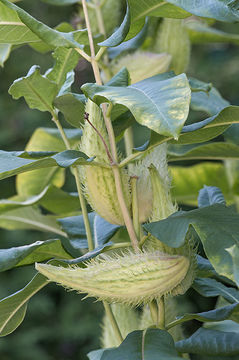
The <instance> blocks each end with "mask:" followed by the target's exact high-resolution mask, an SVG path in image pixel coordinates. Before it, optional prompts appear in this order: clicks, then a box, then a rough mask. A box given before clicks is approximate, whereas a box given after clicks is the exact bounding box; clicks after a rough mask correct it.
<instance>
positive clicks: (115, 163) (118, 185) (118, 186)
mask: <svg viewBox="0 0 239 360" xmlns="http://www.w3.org/2000/svg"><path fill="white" fill-rule="evenodd" d="M82 6H83V11H84V16H85V22H86V27H87V30H88V38H89V44H90V51H91V64H92V69H93V72H94V76H95V81H96V83H97V84H98V85H102V80H101V77H100V71H99V66H98V63H97V61H96V59H95V49H94V42H93V36H92V31H91V26H90V21H89V15H88V9H87V5H86V0H82ZM111 109H112V105H111V104H110V105H109V107H108V109H107V110H106V106H105V105H104V104H103V106H102V110H103V115H104V121H105V126H106V129H107V132H108V136H109V142H110V147H111V154H112V157H113V164H112V171H113V174H114V179H115V186H116V191H117V196H118V200H119V204H120V208H121V211H122V215H123V218H124V222H125V226H126V228H127V230H128V233H129V237H130V239H131V242H132V246H133V248H134V250H135V251H138V239H137V236H136V233H135V230H134V226H133V222H132V219H131V216H130V213H129V210H128V208H127V205H126V202H125V199H124V193H123V188H122V182H121V174H120V169H119V167H118V156H117V149H116V142H115V136H114V130H113V127H112V123H111V119H110V112H111Z"/></svg>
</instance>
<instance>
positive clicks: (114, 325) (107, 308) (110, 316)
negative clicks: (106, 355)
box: [103, 301, 124, 345]
mask: <svg viewBox="0 0 239 360" xmlns="http://www.w3.org/2000/svg"><path fill="white" fill-rule="evenodd" d="M103 305H104V308H105V313H106V315H107V317H108V319H109V320H110V323H111V326H112V328H113V330H114V333H115V336H116V337H117V340H118V342H119V345H120V344H121V343H122V341H123V340H124V339H123V336H122V335H121V331H120V328H119V326H118V324H117V322H116V320H115V317H114V314H113V311H112V309H111V306H110V305H109V304H108V303H107V302H106V301H103Z"/></svg>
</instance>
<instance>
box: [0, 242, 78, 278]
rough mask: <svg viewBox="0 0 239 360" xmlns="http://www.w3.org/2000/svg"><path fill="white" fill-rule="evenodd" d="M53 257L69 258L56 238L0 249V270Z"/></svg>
mask: <svg viewBox="0 0 239 360" xmlns="http://www.w3.org/2000/svg"><path fill="white" fill-rule="evenodd" d="M54 257H58V258H66V259H69V258H71V256H70V255H69V254H67V252H66V251H65V250H64V248H63V247H62V245H61V241H60V240H58V239H51V240H46V241H36V242H35V243H32V244H30V245H24V246H18V247H12V248H9V249H0V271H6V270H9V269H12V268H13V267H16V266H23V265H29V264H33V263H35V262H36V261H37V262H40V261H45V260H49V259H52V258H54Z"/></svg>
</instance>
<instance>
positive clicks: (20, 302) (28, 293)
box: [0, 260, 64, 336]
mask: <svg viewBox="0 0 239 360" xmlns="http://www.w3.org/2000/svg"><path fill="white" fill-rule="evenodd" d="M49 264H52V265H58V264H59V261H56V260H50V261H49ZM61 265H62V266H64V263H61ZM47 284H49V281H48V279H47V278H45V277H44V276H43V275H41V274H36V275H35V276H34V277H33V279H32V280H31V281H30V282H29V283H28V284H27V285H26V286H25V287H24V288H23V289H21V290H19V291H17V292H16V293H15V294H12V295H9V296H7V297H6V298H4V299H2V300H1V301H0V336H6V335H9V334H10V333H12V332H13V331H14V330H15V329H16V328H17V327H18V326H19V325H20V324H21V323H22V321H23V319H24V317H25V313H26V310H27V303H28V301H29V300H30V299H31V298H32V296H33V295H35V294H36V293H37V292H38V291H40V290H41V289H42V288H43V287H44V286H46V285H47Z"/></svg>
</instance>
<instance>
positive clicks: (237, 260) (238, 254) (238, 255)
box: [226, 244, 239, 287]
mask: <svg viewBox="0 0 239 360" xmlns="http://www.w3.org/2000/svg"><path fill="white" fill-rule="evenodd" d="M226 250H227V251H228V252H229V254H230V255H231V257H232V262H233V274H234V281H235V282H236V283H237V286H238V287H239V266H238V264H239V247H238V244H237V245H233V246H232V247H230V248H228V249H226Z"/></svg>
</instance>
